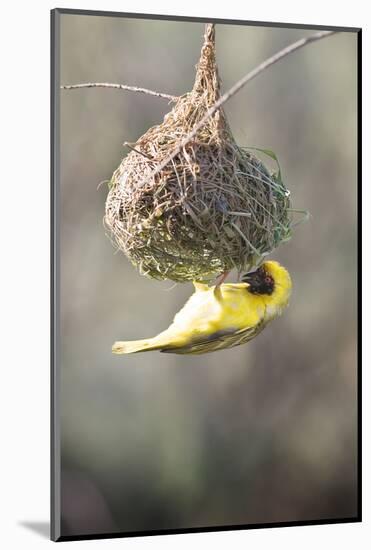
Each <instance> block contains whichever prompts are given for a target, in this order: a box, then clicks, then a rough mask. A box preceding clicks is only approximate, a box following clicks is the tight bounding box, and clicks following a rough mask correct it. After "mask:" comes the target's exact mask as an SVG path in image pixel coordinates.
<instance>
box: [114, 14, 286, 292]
mask: <svg viewBox="0 0 371 550" xmlns="http://www.w3.org/2000/svg"><path fill="white" fill-rule="evenodd" d="M219 89H220V80H219V76H218V71H217V66H216V62H215V31H214V26H213V25H207V26H206V32H205V40H204V45H203V47H202V51H201V58H200V61H199V63H198V66H197V73H196V80H195V84H194V87H193V89H192V91H191V92H189V93H187V94H185V95H183V96H181V97H180V98H179V99H178V100H177V101H176V104H175V106H174V108H173V109H172V111H170V112H169V113H168V114H167V115H166V116H165V118H164V121H163V123H162V124H160V125H158V126H154V127H152V128H150V129H149V130H148V131H147V132H146V133H145V134H144V135H143V136H142V137H141V138H140V139H138V141H137V142H136V143H135V144H133V146H134V148H135V150H132V151H131V152H130V153H129V154H128V155H127V156H126V157H125V158H124V160H123V161H122V162H121V164H120V166H119V168H118V169H117V170H116V171H115V172H114V174H113V176H112V179H111V181H110V191H109V194H108V197H107V201H106V211H105V225H106V226H107V228H108V229H109V230H110V232H111V233H112V235H113V237H114V240H115V242H116V244H117V246H118V248H119V249H121V250H122V251H123V252H124V253H125V254H126V256H127V257H128V258H129V260H130V261H131V262H132V263H133V264H134V265H135V266H136V267H137V268H138V269H139V271H140V273H141V274H143V275H147V276H149V277H152V278H155V279H171V280H173V281H179V282H184V281H190V280H199V281H205V280H210V279H212V278H215V277H216V276H217V275H219V274H220V273H223V272H225V271H229V270H231V269H233V268H236V269H237V270H239V271H242V270H249V269H250V268H251V267H252V266H253V265H256V264H257V263H259V261H260V260H261V258H262V257H263V256H265V255H267V254H268V253H270V252H271V251H272V250H273V249H274V248H276V247H277V246H278V245H279V244H280V243H281V242H282V241H284V240H287V239H288V238H289V237H290V235H291V217H290V214H289V208H290V200H289V192H288V191H287V189H286V187H285V186H284V184H283V182H282V181H281V177H280V173H278V174H272V173H270V171H269V170H268V168H266V167H265V166H264V164H263V163H262V162H261V160H259V159H258V158H257V157H256V156H255V155H254V154H252V152H250V151H248V150H247V149H245V148H241V147H239V146H238V145H237V144H236V142H235V140H234V138H233V135H232V133H231V130H230V128H229V125H228V122H227V119H226V116H225V113H224V111H223V110H222V109H219V110H218V111H217V112H215V113H214V115H212V116H211V117H210V118H209V119H208V120H207V122H206V123H205V124H204V125H203V126H202V128H201V129H200V130H199V132H198V133H197V134H196V136H195V138H193V139H192V140H191V141H189V142H188V143H187V145H185V146H184V147H183V148H182V150H181V152H180V153H179V154H178V155H177V156H176V157H175V158H174V159H173V160H171V161H170V162H169V163H168V164H166V166H165V167H164V168H163V169H162V170H161V171H160V172H158V171H157V172H158V173H155V171H156V168H158V167H159V166H160V165H161V164H163V163H164V161H166V158H167V157H168V156H169V154H171V153H172V151H174V150H175V148H176V147H177V146H178V145H179V143H180V141H181V140H182V139H183V138H184V137H185V136H187V135H188V134H189V133H190V132H191V131H192V129H193V128H194V127H195V125H196V124H197V123H198V122H199V121H200V120H201V119H202V117H203V116H204V115H205V114H206V112H207V111H208V109H209V108H210V107H211V106H212V105H213V104H214V103H215V102H216V100H217V99H218V98H219Z"/></svg>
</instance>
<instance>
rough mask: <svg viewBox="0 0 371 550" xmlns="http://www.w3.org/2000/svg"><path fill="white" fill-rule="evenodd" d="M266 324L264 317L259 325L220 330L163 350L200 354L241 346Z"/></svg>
mask: <svg viewBox="0 0 371 550" xmlns="http://www.w3.org/2000/svg"><path fill="white" fill-rule="evenodd" d="M265 325H266V323H265V321H264V319H262V320H261V321H260V322H259V323H258V324H257V325H255V326H253V327H246V328H243V329H240V330H236V329H229V330H219V331H217V332H214V333H213V334H210V335H209V336H205V337H203V338H202V339H199V340H197V341H195V342H190V343H189V344H187V345H185V346H182V347H178V348H177V347H175V346H174V347H170V346H169V347H167V348H164V349H162V350H161V351H162V352H163V353H179V354H184V355H187V354H189V355H200V354H202V353H210V352H212V351H217V350H221V349H226V348H231V347H234V346H239V345H241V344H246V342H248V341H249V340H252V339H253V338H255V336H257V335H258V334H259V332H261V331H262V330H263V328H264V327H265Z"/></svg>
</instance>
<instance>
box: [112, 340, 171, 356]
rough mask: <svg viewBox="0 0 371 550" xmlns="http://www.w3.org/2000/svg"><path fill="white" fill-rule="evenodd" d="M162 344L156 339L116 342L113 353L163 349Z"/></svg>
mask: <svg viewBox="0 0 371 550" xmlns="http://www.w3.org/2000/svg"><path fill="white" fill-rule="evenodd" d="M161 347H162V346H161V345H160V344H159V343H158V342H156V341H155V339H149V340H132V341H131V342H115V343H114V344H113V346H112V353H116V354H118V355H120V354H124V353H137V352H138V351H152V350H156V349H161Z"/></svg>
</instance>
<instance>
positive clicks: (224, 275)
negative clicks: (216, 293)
mask: <svg viewBox="0 0 371 550" xmlns="http://www.w3.org/2000/svg"><path fill="white" fill-rule="evenodd" d="M228 275H229V271H224V273H222V274H221V275H220V276H219V277H218V278H217V279H216V281H215V286H220V285H222V284H223V283H224V281H225V280H226V278H227V277H228Z"/></svg>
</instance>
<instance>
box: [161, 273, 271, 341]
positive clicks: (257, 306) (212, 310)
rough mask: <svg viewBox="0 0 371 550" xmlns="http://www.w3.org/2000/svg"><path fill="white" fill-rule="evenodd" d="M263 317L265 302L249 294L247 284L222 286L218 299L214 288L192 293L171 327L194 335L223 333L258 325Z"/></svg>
mask: <svg viewBox="0 0 371 550" xmlns="http://www.w3.org/2000/svg"><path fill="white" fill-rule="evenodd" d="M264 314H265V305H264V300H262V298H261V297H260V296H254V295H253V294H251V293H250V292H248V285H247V284H245V283H241V284H224V285H222V287H221V299H218V298H217V297H216V296H215V293H214V288H213V287H212V288H209V289H208V290H205V291H201V292H196V293H195V294H193V295H192V296H191V297H190V299H189V300H188V302H187V303H186V304H185V306H184V307H183V309H182V310H181V311H180V312H179V313H178V314H177V315H176V316H175V318H174V322H173V325H172V328H174V329H176V330H177V331H178V330H182V329H183V330H189V329H190V328H191V331H192V332H193V333H194V334H195V335H197V334H200V333H203V334H212V333H214V332H218V331H224V330H230V329H234V330H240V329H243V328H246V327H252V326H255V325H257V324H258V323H259V322H260V321H261V320H262V318H263V317H264Z"/></svg>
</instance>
